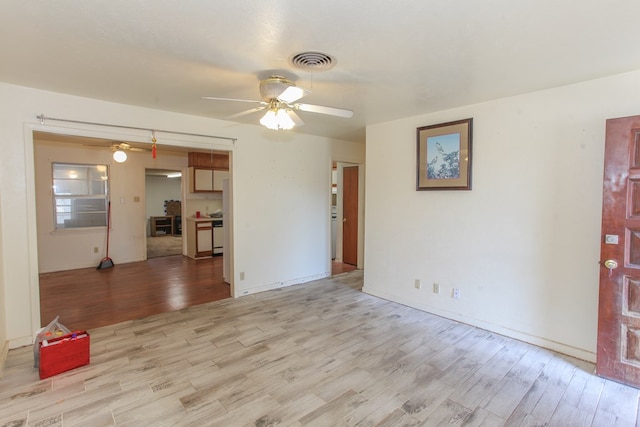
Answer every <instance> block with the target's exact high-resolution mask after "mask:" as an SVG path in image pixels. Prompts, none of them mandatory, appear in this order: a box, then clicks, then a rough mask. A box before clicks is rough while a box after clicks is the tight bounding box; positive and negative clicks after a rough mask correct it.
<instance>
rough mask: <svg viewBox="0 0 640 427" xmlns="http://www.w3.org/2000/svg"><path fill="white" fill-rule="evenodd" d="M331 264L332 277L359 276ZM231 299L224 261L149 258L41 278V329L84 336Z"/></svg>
mask: <svg viewBox="0 0 640 427" xmlns="http://www.w3.org/2000/svg"><path fill="white" fill-rule="evenodd" d="M355 269H356V267H355V266H352V265H349V264H342V263H337V262H333V263H332V274H333V275H336V274H342V273H346V272H349V271H353V270H355ZM230 296H231V289H230V286H229V285H228V284H227V283H225V282H224V281H223V279H222V257H220V256H218V257H213V258H207V259H201V260H193V259H191V258H188V257H185V256H182V255H173V256H165V257H159V258H150V259H148V260H147V261H142V262H133V263H127V264H116V265H115V266H113V267H111V268H106V269H104V270H96V269H95V268H93V267H91V268H84V269H79V270H68V271H59V272H54V273H43V274H40V319H41V322H42V325H41V326H44V325H46V324H48V323H49V322H50V321H51V320H53V319H54V318H55V317H56V316H60V323H62V324H63V325H65V326H66V327H67V328H69V329H72V330H86V329H93V328H98V327H101V326H107V325H113V324H116V323H120V322H124V321H127V320H135V319H141V318H143V317H147V316H151V315H154V314H159V313H165V312H169V311H175V310H180V309H183V308H187V307H191V306H194V305H199V304H204V303H207V302H213V301H218V300H221V299H225V298H229V297H230Z"/></svg>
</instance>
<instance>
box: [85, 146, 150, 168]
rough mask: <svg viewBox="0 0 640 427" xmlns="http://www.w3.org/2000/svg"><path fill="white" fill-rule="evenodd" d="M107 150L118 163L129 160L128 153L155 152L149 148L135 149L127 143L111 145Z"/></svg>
mask: <svg viewBox="0 0 640 427" xmlns="http://www.w3.org/2000/svg"><path fill="white" fill-rule="evenodd" d="M84 145H89V146H94V147H96V146H97V147H104V145H101V144H84ZM106 148H109V149H110V150H111V151H113V160H115V161H116V162H118V163H123V162H125V161H126V160H127V151H153V149H149V148H137V147H133V146H132V145H131V144H128V143H126V142H114V143H113V144H111V146H109V147H106Z"/></svg>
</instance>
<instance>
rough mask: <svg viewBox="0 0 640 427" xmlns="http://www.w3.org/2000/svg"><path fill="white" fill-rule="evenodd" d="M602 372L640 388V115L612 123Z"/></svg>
mask: <svg viewBox="0 0 640 427" xmlns="http://www.w3.org/2000/svg"><path fill="white" fill-rule="evenodd" d="M600 253H601V258H600V264H601V267H600V297H599V298H600V299H599V309H598V352H597V364H596V369H597V373H598V375H600V376H603V377H605V378H610V379H612V380H615V381H618V382H621V383H624V384H627V385H631V386H634V387H640V116H635V117H625V118H620V119H611V120H607V130H606V139H605V159H604V189H603V207H602V241H601V250H600Z"/></svg>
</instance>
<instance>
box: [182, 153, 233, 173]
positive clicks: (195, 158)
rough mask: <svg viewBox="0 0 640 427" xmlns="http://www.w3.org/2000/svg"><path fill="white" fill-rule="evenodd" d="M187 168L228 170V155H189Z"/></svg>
mask: <svg viewBox="0 0 640 427" xmlns="http://www.w3.org/2000/svg"><path fill="white" fill-rule="evenodd" d="M189 166H193V167H197V168H210V169H219V170H229V154H226V153H189Z"/></svg>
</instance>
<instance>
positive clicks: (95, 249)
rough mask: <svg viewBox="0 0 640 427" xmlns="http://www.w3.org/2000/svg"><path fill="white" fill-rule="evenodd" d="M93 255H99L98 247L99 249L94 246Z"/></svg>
mask: <svg viewBox="0 0 640 427" xmlns="http://www.w3.org/2000/svg"><path fill="white" fill-rule="evenodd" d="M93 253H94V254H97V253H98V247H97V246H94V247H93Z"/></svg>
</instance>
